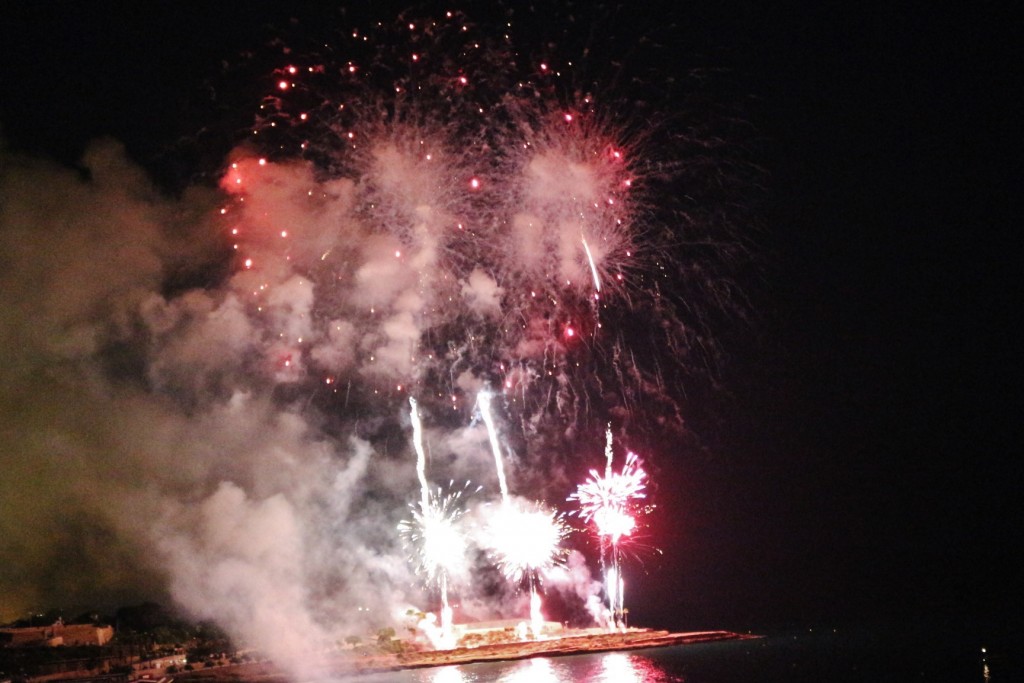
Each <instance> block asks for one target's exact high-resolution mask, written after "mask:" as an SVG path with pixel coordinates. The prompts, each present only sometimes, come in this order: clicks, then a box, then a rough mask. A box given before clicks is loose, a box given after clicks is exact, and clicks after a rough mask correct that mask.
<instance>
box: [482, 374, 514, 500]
mask: <svg viewBox="0 0 1024 683" xmlns="http://www.w3.org/2000/svg"><path fill="white" fill-rule="evenodd" d="M493 397H494V395H493V394H492V393H491V392H490V391H481V392H480V393H479V394H477V397H476V403H477V406H478V407H479V409H480V415H481V417H483V420H484V425H485V426H486V427H487V440H488V441H489V442H490V444H491V453H493V454H494V467H495V469H496V470H497V473H498V487H499V488H500V490H501V500H502V502H506V501H507V500H508V483H507V482H506V481H505V463H504V461H503V460H502V457H501V444H499V443H498V430H497V428H496V427H495V426H494V415H493V414H492V413H491V399H492V398H493Z"/></svg>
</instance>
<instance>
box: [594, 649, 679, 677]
mask: <svg viewBox="0 0 1024 683" xmlns="http://www.w3.org/2000/svg"><path fill="white" fill-rule="evenodd" d="M587 680H588V681H593V682H594V683H668V682H669V681H679V680H682V679H680V678H676V677H674V676H670V675H668V674H667V673H665V670H664V669H663V668H661V667H660V666H658V665H657V664H656V663H654V662H653V661H651V660H650V659H648V658H646V657H641V656H639V655H635V654H630V653H626V652H607V653H605V654H603V655H601V659H600V662H599V664H598V666H597V668H596V669H595V670H594V671H592V672H590V674H589V675H588V676H587Z"/></svg>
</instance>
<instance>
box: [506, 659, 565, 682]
mask: <svg viewBox="0 0 1024 683" xmlns="http://www.w3.org/2000/svg"><path fill="white" fill-rule="evenodd" d="M569 680H571V679H563V678H560V677H559V675H558V674H557V673H556V671H555V667H554V666H553V665H552V664H551V660H550V659H545V658H543V657H537V658H535V659H527V660H525V661H524V662H522V663H521V664H520V665H519V666H517V667H516V668H515V669H513V670H512V671H509V672H508V673H506V674H505V675H504V676H502V677H501V678H499V679H498V681H499V683H568V681H569Z"/></svg>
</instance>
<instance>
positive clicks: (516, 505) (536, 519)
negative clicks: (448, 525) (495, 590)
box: [485, 498, 568, 584]
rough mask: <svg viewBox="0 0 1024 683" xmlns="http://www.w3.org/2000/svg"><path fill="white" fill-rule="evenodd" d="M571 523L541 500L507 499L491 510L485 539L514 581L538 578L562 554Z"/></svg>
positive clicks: (507, 577) (500, 565) (498, 561)
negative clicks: (536, 501) (562, 544)
mask: <svg viewBox="0 0 1024 683" xmlns="http://www.w3.org/2000/svg"><path fill="white" fill-rule="evenodd" d="M567 534H568V527H567V526H566V524H565V521H564V519H563V518H562V516H561V515H560V514H559V513H557V512H555V511H553V510H551V509H550V508H548V507H547V506H545V505H543V504H541V503H530V502H526V501H522V500H519V499H514V498H510V499H508V500H504V501H502V502H501V503H499V504H498V505H497V506H495V507H494V508H493V509H492V510H491V514H490V516H489V517H488V519H487V524H486V529H485V543H486V544H487V545H488V547H489V549H490V550H491V552H492V554H493V556H494V560H495V563H496V564H497V566H498V569H499V570H501V572H502V574H504V575H505V578H506V579H508V581H509V582H511V583H513V584H518V583H521V582H522V581H523V580H524V579H528V580H529V581H531V584H532V582H533V581H535V580H536V579H538V578H539V577H540V576H541V575H542V574H543V572H544V571H545V570H547V569H550V568H551V567H553V566H555V564H557V563H558V561H559V560H560V558H561V556H562V552H563V551H562V546H561V543H562V539H564V538H565V536H566V535H567Z"/></svg>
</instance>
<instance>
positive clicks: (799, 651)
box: [343, 627, 1024, 683]
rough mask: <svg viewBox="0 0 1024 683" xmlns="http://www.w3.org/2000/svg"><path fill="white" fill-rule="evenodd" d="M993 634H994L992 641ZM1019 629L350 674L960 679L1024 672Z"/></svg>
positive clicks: (775, 640) (371, 680)
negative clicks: (1000, 633) (984, 633)
mask: <svg viewBox="0 0 1024 683" xmlns="http://www.w3.org/2000/svg"><path fill="white" fill-rule="evenodd" d="M989 641H991V642H989ZM1021 644H1022V641H1021V638H1020V635H1019V634H1007V635H1006V636H1001V637H995V638H992V637H989V638H987V639H986V638H985V637H983V636H982V635H981V634H971V633H964V632H961V631H960V630H943V629H921V628H872V627H856V628H838V627H836V628H828V627H818V628H803V629H791V630H780V631H775V632H772V633H766V634H764V635H763V637H760V638H757V639H751V640H733V641H719V642H712V643H699V644H693V645H677V646H671V647H664V648H653V649H643V650H631V651H619V652H603V653H594V654H585V655H572V656H566V657H538V658H533V659H526V660H519V661H506V662H487V663H480V664H468V665H462V666H446V667H435V668H427V669H416V670H408V671H397V672H386V673H377V674H368V675H361V676H353V677H351V678H346V679H343V680H344V681H346V682H347V681H354V682H356V683H392V682H393V683H485V682H486V683H490V682H495V683H576V682H581V683H669V682H685V683H760V682H764V683H768V682H776V681H794V682H796V681H801V682H802V681H808V682H809V681H815V682H816V683H830V682H840V683H842V682H846V681H849V682H851V683H853V682H860V681H872V682H873V681H957V682H965V683H971V682H974V683H1001V682H1003V681H1007V682H1009V681H1015V682H1017V681H1024V677H1021V674H1022V672H1024V668H1022V667H1021V663H1022V655H1021V650H1020V646H1021Z"/></svg>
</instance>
